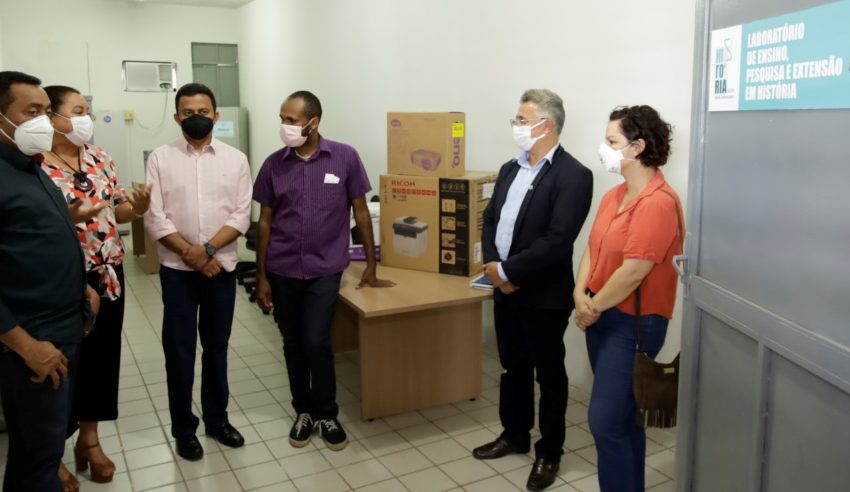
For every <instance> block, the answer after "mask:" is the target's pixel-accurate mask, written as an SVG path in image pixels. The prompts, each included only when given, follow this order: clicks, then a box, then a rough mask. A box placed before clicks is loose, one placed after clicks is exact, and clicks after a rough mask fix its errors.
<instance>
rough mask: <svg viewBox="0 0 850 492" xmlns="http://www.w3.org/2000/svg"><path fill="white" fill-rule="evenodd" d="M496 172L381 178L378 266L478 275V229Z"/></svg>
mask: <svg viewBox="0 0 850 492" xmlns="http://www.w3.org/2000/svg"><path fill="white" fill-rule="evenodd" d="M495 183H496V173H495V172H491V171H486V172H481V171H477V172H476V171H470V172H468V173H466V174H465V175H463V176H460V177H456V178H441V177H433V176H404V175H398V174H385V175H383V176H381V182H380V194H381V264H382V265H385V266H392V267H400V268H409V269H412V270H422V271H426V272H439V273H447V274H450V275H465V276H468V275H475V274H477V273H479V272H481V270H482V254H481V226H482V225H483V223H484V218H483V217H484V208H485V207H487V203H489V201H490V197H491V196H493V188H494V186H495Z"/></svg>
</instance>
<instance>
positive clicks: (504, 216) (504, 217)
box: [496, 144, 558, 282]
mask: <svg viewBox="0 0 850 492" xmlns="http://www.w3.org/2000/svg"><path fill="white" fill-rule="evenodd" d="M557 148H558V144H555V146H554V147H552V148H551V149H549V152H547V153H546V155H544V156H543V158H542V159H540V160H539V161H538V162H537V165H535V166H534V167H531V165H530V164H529V163H528V155H529V153H528V152H527V151H523V152H522V153H521V154H520V155H518V156H517V158H516V162H517V165H518V166H519V170H518V171H517V174H516V177H515V178H514V181H513V183H511V187H510V188H509V189H508V195H507V196H506V197H505V204H504V205H502V212H501V214H499V223H498V225H497V226H496V251H498V253H499V258H500V259H501V260H502V261H505V260H506V259H508V253H509V252H510V250H511V243H512V242H513V239H514V225H516V218H517V214H519V209H520V207H521V206H522V201H523V200H524V199H525V194H526V192H528V191H529V190H530V189H531V183H533V182H534V178H535V177H536V176H537V173H539V172H540V170H541V169H543V166H544V165H546V164H549V165H551V164H552V156H554V155H555V150H556V149H557ZM498 269H499V277H501V278H502V280H504V281H506V282H507V281H508V277H507V275H505V271H504V270H503V269H502V264H501V262H500V263H499V265H498Z"/></svg>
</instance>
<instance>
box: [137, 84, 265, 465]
mask: <svg viewBox="0 0 850 492" xmlns="http://www.w3.org/2000/svg"><path fill="white" fill-rule="evenodd" d="M175 105H176V106H177V113H176V114H175V115H174V121H176V122H177V124H179V125H180V127H181V129H182V130H183V138H180V139H178V140H176V141H174V142H172V143H170V144H167V145H163V146H161V147H159V148H157V149H156V150H154V151H153V152H152V153H151V154H150V156H149V157H148V163H147V183H149V184H153V189H154V192H153V193H152V194H151V204H150V209H149V210H148V212H147V213H146V214H145V228H146V229H147V232H148V235H150V237H151V238H153V239H154V240H156V241H159V258H160V264H161V268H160V272H159V277H160V283H161V284H162V302H163V304H164V306H165V311H164V313H163V319H162V346H163V350H164V351H165V369H166V372H167V382H168V408H169V411H170V413H171V435H172V436H173V437H174V438H175V439H176V441H177V454H179V455H180V456H182V457H183V458H185V459H187V460H193V461H194V460H199V459H201V457H203V455H204V449H203V447H201V443H200V441H198V438H197V437H196V435H195V433H196V430H197V428H198V423H199V420H198V417H196V416H195V415H194V414H193V413H192V383H193V380H194V377H195V371H194V367H195V349H196V342H195V340H196V338H197V335H198V334H200V338H201V347H203V356H202V359H201V361H202V364H203V369H202V374H201V410H202V412H203V419H204V427H205V430H206V434H207V435H209V436H212V437H213V438H214V439H216V440H217V441H218V442H220V443H222V444H224V445H226V446H230V447H239V446H242V445H243V444H244V442H245V441H244V439H243V438H242V435H241V434H240V433H239V431H237V430H236V429H234V428H233V426H232V425H230V423H229V422H228V420H227V401H228V398H229V389H228V386H227V346H228V340H229V339H230V328H231V324H232V322H233V309H234V304H235V300H236V274H235V272H234V269H235V267H236V261H237V256H236V238H238V237H239V235H241V234H244V233H245V231H247V230H248V225H249V223H250V219H251V193H252V185H251V171H250V167H249V165H248V158H247V157H246V156H245V154H243V153H242V152H240V151H239V150H237V149H235V148H233V147H231V146H230V145H227V144H225V143H224V142H221V141H219V140H217V139H215V138H213V136H212V129H213V125H214V123H215V121H216V120H218V113H217V112H216V104H215V96H214V95H213V93H212V91H211V90H210V89H209V88H208V87H206V86H205V85H202V84H194V83H192V84H186V85H184V86H183V87H181V88H180V90H179V91H177V96H176V98H175Z"/></svg>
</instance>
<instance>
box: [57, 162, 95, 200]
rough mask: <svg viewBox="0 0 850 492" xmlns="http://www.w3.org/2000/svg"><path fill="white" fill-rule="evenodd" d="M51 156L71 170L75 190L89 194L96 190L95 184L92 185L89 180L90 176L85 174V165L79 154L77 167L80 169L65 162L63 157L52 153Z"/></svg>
mask: <svg viewBox="0 0 850 492" xmlns="http://www.w3.org/2000/svg"><path fill="white" fill-rule="evenodd" d="M51 154H53V155H55V156H56V157H58V158H59V160H60V161H62V162H63V163H64V164H65V166H67V167H68V169H70V170H71V174H73V176H74V188H76V189H77V190H78V191H81V192H83V193H88V192H89V191H91V190H92V189H93V188H94V183H92V181H91V179H89V177H88V175H87V174H86V173H84V172H83V163H82V162H81V161H80V155H79V154H77V165H78V167H79V169H74V168H73V167H72V166H71V164H69V163H68V161H66V160H65V158H63V157H62V156H61V155H59V154H57V153H56V152H51Z"/></svg>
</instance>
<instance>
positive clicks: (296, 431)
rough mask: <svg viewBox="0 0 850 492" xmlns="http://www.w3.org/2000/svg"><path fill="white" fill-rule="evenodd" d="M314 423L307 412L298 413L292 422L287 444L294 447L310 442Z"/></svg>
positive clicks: (300, 446)
mask: <svg viewBox="0 0 850 492" xmlns="http://www.w3.org/2000/svg"><path fill="white" fill-rule="evenodd" d="M314 427H315V424H314V423H313V419H312V418H311V417H310V414H309V413H299V414H298V417H296V418H295V423H294V424H292V430H290V431H289V444H292V445H293V446H295V447H296V448H303V447H304V446H306V445H307V443H309V442H310V436H312V435H313V428H314Z"/></svg>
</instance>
